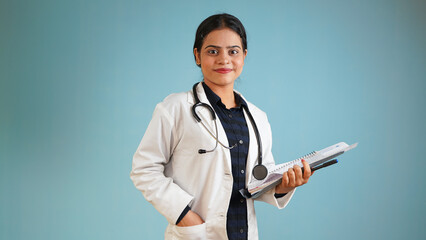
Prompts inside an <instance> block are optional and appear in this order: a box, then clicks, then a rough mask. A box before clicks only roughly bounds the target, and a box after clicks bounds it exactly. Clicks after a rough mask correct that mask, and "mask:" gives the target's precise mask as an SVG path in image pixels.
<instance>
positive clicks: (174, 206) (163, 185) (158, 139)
mask: <svg viewBox="0 0 426 240" xmlns="http://www.w3.org/2000/svg"><path fill="white" fill-rule="evenodd" d="M178 139H179V138H178V136H177V134H176V129H175V126H174V118H173V117H172V116H171V115H170V113H169V111H167V110H166V109H165V108H164V107H163V106H162V104H161V103H160V104H158V105H157V107H156V109H155V111H154V114H153V117H152V120H151V122H150V124H149V126H148V128H147V130H146V132H145V135H144V137H143V139H142V141H141V143H140V145H139V147H138V149H137V151H136V153H135V155H134V157H133V164H132V171H131V173H130V177H131V179H132V181H133V183H134V185H135V186H136V188H137V189H138V190H140V191H141V192H142V194H143V195H144V197H145V198H146V200H147V201H148V202H150V203H151V204H152V205H153V206H154V207H155V208H156V209H157V210H158V211H159V212H160V213H161V214H162V215H163V216H165V217H166V219H167V221H168V222H170V223H171V224H175V223H176V221H177V219H178V218H179V216H180V214H181V213H182V212H183V210H184V209H185V208H186V206H188V205H190V202H191V201H192V200H193V197H192V196H191V195H189V194H188V193H187V192H185V191H184V190H182V188H181V187H179V186H178V185H177V184H176V183H174V181H173V179H172V178H170V177H166V176H165V174H164V170H165V166H166V164H168V163H169V161H170V157H171V155H172V152H173V149H174V147H175V145H176V144H177V142H178Z"/></svg>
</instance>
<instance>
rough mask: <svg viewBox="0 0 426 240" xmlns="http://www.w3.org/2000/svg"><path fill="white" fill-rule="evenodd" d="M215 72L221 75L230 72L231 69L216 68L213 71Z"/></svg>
mask: <svg viewBox="0 0 426 240" xmlns="http://www.w3.org/2000/svg"><path fill="white" fill-rule="evenodd" d="M214 71H215V72H218V73H221V74H226V73H229V72H231V71H232V69H231V68H218V69H215V70H214Z"/></svg>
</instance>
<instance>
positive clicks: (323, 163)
mask: <svg viewBox="0 0 426 240" xmlns="http://www.w3.org/2000/svg"><path fill="white" fill-rule="evenodd" d="M357 145H358V143H355V144H352V145H350V146H349V145H348V144H346V143H344V142H340V143H337V144H334V145H332V146H330V147H327V148H324V149H322V150H320V151H313V152H311V153H309V154H307V155H305V156H303V157H300V158H298V159H295V160H293V161H290V162H286V163H283V164H279V165H275V166H273V167H269V168H268V176H267V177H266V178H265V179H263V180H256V179H254V178H253V179H252V181H251V182H250V183H249V184H248V186H247V188H246V189H241V190H240V193H241V194H242V195H243V196H244V197H245V198H257V197H259V196H260V195H262V194H263V193H264V192H267V191H269V190H270V189H272V188H273V187H275V186H276V185H278V184H279V183H280V182H281V180H282V175H283V173H284V172H287V170H288V169H289V168H292V167H293V166H295V165H298V166H300V167H303V165H302V162H301V161H302V159H304V160H305V161H306V162H307V163H308V164H309V166H310V167H311V170H312V171H315V170H318V169H321V168H324V167H327V166H330V165H333V164H335V163H337V162H338V161H337V159H334V158H336V157H337V156H339V155H341V154H343V153H344V152H346V151H349V150H351V149H353V148H355V147H356V146H357ZM302 170H303V169H302Z"/></svg>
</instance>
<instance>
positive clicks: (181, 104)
mask: <svg viewBox="0 0 426 240" xmlns="http://www.w3.org/2000/svg"><path fill="white" fill-rule="evenodd" d="M188 106H189V102H188V92H180V93H172V94H170V95H168V96H167V97H165V98H164V99H163V101H161V102H159V103H158V104H157V106H156V107H155V115H156V114H159V115H160V116H166V117H167V118H168V119H169V121H174V119H176V117H179V116H180V115H181V114H182V112H183V111H186V110H188V109H190V108H189V107H188Z"/></svg>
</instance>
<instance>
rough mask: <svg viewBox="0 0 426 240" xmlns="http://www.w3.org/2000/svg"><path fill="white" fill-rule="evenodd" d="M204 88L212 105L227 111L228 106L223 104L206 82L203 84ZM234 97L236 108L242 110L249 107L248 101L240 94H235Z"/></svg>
mask: <svg viewBox="0 0 426 240" xmlns="http://www.w3.org/2000/svg"><path fill="white" fill-rule="evenodd" d="M203 88H204V92H205V93H206V96H207V99H208V100H209V102H210V104H212V105H213V104H216V105H218V106H221V107H223V108H225V109H226V106H225V104H223V103H222V100H221V99H220V97H219V96H218V95H216V93H214V92H213V91H212V90H211V89H210V88H209V87H208V86H207V84H205V83H204V82H203ZM234 96H235V103H236V104H237V106H236V107H235V108H241V107H242V106H245V107H247V103H246V101H244V99H243V98H242V97H241V96H240V94H238V93H236V92H234Z"/></svg>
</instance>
